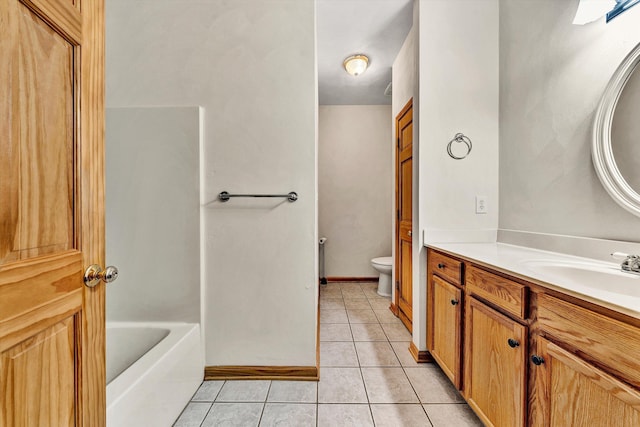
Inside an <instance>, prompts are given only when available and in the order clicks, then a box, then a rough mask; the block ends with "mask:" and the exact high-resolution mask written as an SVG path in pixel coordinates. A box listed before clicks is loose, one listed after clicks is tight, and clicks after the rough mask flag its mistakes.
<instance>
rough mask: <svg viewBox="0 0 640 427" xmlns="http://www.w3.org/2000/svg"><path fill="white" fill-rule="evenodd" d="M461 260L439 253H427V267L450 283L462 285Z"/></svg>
mask: <svg viewBox="0 0 640 427" xmlns="http://www.w3.org/2000/svg"><path fill="white" fill-rule="evenodd" d="M462 268H463V267H462V262H461V261H458V260H456V259H453V258H449V257H448V256H446V255H443V254H441V253H438V252H435V251H431V252H430V253H429V269H430V270H431V272H432V273H433V274H437V275H438V276H440V277H442V278H443V279H445V280H447V281H449V282H450V283H453V284H456V285H458V286H461V285H462Z"/></svg>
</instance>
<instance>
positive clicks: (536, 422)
mask: <svg viewBox="0 0 640 427" xmlns="http://www.w3.org/2000/svg"><path fill="white" fill-rule="evenodd" d="M427 275H428V278H429V279H428V280H427V310H428V312H427V322H428V324H427V347H428V349H429V351H430V352H431V354H432V356H433V358H434V360H435V361H436V362H437V363H438V364H439V365H440V366H441V368H442V369H443V371H444V372H445V374H446V375H447V376H448V377H449V378H450V379H451V381H452V382H453V384H454V385H455V386H456V387H457V388H458V389H459V390H461V392H462V395H463V397H464V398H465V399H466V401H467V403H468V404H469V406H470V407H471V408H472V409H473V410H474V412H475V413H476V414H477V415H478V417H479V418H480V419H481V420H482V422H483V423H484V424H485V425H486V426H495V427H517V426H545V427H546V426H558V427H565V426H566V427H574V426H610V427H638V426H640V319H635V318H631V317H629V316H626V315H624V314H621V313H618V312H616V311H613V310H611V309H608V308H605V307H602V306H601V305H599V304H594V303H592V302H587V301H584V300H583V299H581V298H578V297H576V296H570V295H566V294H564V293H563V292H561V291H559V290H558V289H555V288H554V289H550V287H549V285H546V284H545V283H543V282H537V281H534V280H531V281H530V280H525V279H524V278H522V277H512V275H511V274H508V272H505V271H504V270H498V269H496V270H494V269H492V268H491V266H488V265H486V264H482V265H478V264H477V263H476V262H475V261H472V260H467V259H465V258H464V257H463V256H459V257H458V256H450V255H448V254H446V253H443V252H438V251H435V250H433V249H431V248H430V249H429V251H428V271H427Z"/></svg>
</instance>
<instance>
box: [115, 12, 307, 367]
mask: <svg viewBox="0 0 640 427" xmlns="http://www.w3.org/2000/svg"><path fill="white" fill-rule="evenodd" d="M314 14H315V11H314V2H313V1H312V0H272V1H261V0H234V1H224V0H206V1H205V0H199V1H196V0H182V1H163V2H158V1H155V0H135V1H131V0H109V1H108V2H107V105H109V106H127V105H201V106H202V107H203V108H204V110H205V147H204V157H203V159H202V163H203V176H204V201H205V202H209V201H213V203H211V204H209V205H208V206H207V207H206V208H204V209H205V210H204V211H203V217H204V222H205V231H204V236H203V238H204V241H205V256H204V266H203V267H204V269H205V289H204V296H203V298H204V304H203V306H204V313H203V326H204V337H205V349H206V350H205V351H206V354H205V358H206V360H205V361H206V364H207V365H210V366H212V365H302V366H315V364H316V345H315V344H316V336H315V334H316V316H317V314H316V309H317V302H316V294H317V262H316V259H317V230H316V225H315V224H316V210H317V204H316V198H317V196H316V194H317V187H316V140H315V139H316V137H315V132H316V105H317V99H316V98H317V91H316V87H317V83H316V64H315V41H314V38H315V16H314ZM223 190H227V191H229V192H237V193H286V192H289V191H292V190H293V191H297V192H298V194H299V196H300V199H299V200H298V201H297V202H295V203H289V202H286V201H280V200H253V201H252V200H240V199H234V200H232V201H230V202H228V203H226V204H222V203H219V202H217V201H215V200H216V197H217V195H218V193H219V192H221V191H223ZM159 267H162V266H159ZM194 310H197V307H194Z"/></svg>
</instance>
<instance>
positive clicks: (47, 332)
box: [0, 0, 105, 427]
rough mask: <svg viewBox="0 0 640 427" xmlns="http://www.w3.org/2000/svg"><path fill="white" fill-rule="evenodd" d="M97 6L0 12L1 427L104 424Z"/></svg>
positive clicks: (76, 2) (2, 7)
mask: <svg viewBox="0 0 640 427" xmlns="http://www.w3.org/2000/svg"><path fill="white" fill-rule="evenodd" d="M103 21H104V12H103V1H102V0H94V1H82V4H81V0H0V76H1V77H0V100H2V101H1V102H0V426H2V427H13V426H47V427H48V426H52V427H55V426H71V425H73V426H91V427H96V426H98V427H99V426H103V425H104V424H105V376H104V375H105V373H104V371H105V362H104V347H105V344H104V285H98V286H97V287H95V288H92V289H90V288H88V287H86V286H84V285H83V273H84V270H85V267H86V266H87V265H89V264H93V263H98V264H101V265H103V261H104V217H103V195H104V184H103V181H104V180H103V178H104V176H103V160H104V156H103V150H104V146H103V139H104V136H103V134H104V119H103V116H104V106H103V104H104V90H103V84H104V83H103V81H104V78H103V73H104V53H103V44H104V38H103V35H104V28H103Z"/></svg>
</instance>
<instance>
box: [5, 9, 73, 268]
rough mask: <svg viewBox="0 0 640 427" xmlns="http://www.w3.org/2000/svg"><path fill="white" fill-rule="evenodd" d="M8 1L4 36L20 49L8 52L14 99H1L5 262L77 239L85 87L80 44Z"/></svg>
mask: <svg viewBox="0 0 640 427" xmlns="http://www.w3.org/2000/svg"><path fill="white" fill-rule="evenodd" d="M2 1H3V3H5V4H4V5H3V6H4V7H3V8H2V12H0V13H2V14H3V18H5V20H6V22H8V23H10V24H9V25H7V26H3V27H2V30H0V31H1V33H0V39H2V40H3V42H2V44H3V45H2V48H6V49H7V50H8V51H10V52H12V53H13V55H11V56H7V55H3V56H2V57H1V58H2V59H0V61H2V64H1V65H0V70H2V71H6V72H7V74H5V75H6V76H8V77H7V80H6V82H7V84H6V85H3V88H2V89H0V91H1V92H2V94H3V95H4V94H6V95H8V98H7V99H8V100H9V102H8V103H3V106H2V107H0V108H2V109H4V111H2V112H1V113H0V114H2V116H3V117H6V118H9V120H8V121H3V122H4V123H3V125H2V128H3V130H7V133H6V134H4V135H6V137H4V138H2V139H1V140H0V153H8V156H7V159H8V160H6V162H8V163H9V164H8V165H7V166H8V168H7V170H5V171H3V172H0V174H2V178H3V179H2V185H0V199H1V200H3V207H2V208H0V224H2V225H1V226H0V227H1V228H2V230H1V231H2V233H1V234H0V265H2V264H5V263H7V262H12V261H15V260H19V259H27V258H32V257H37V256H40V255H44V254H51V253H55V252H59V251H64V250H67V249H70V248H72V247H74V212H73V210H74V195H75V188H76V187H77V186H76V185H75V182H74V181H75V180H74V175H75V174H74V170H75V164H74V158H75V152H76V146H75V141H76V131H75V127H74V117H75V114H76V105H77V92H78V91H77V90H76V89H77V88H76V87H75V86H74V81H75V80H76V79H75V75H76V72H75V65H74V64H75V61H74V46H73V45H72V44H71V43H69V41H67V40H66V39H65V38H64V37H63V36H62V35H60V34H59V33H58V32H56V31H55V30H54V29H52V28H51V27H50V26H49V24H48V23H47V22H45V20H43V19H42V18H41V17H40V16H38V15H36V14H35V13H34V12H33V11H32V10H30V9H29V8H27V7H26V6H25V5H23V4H20V3H18V2H16V1H15V0H2ZM39 12H40V13H42V11H39ZM14 55H15V56H14ZM5 114H6V115H5ZM4 135H3V136H4ZM3 157H4V156H3ZM5 200H6V201H7V202H6V203H4V201H5Z"/></svg>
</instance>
